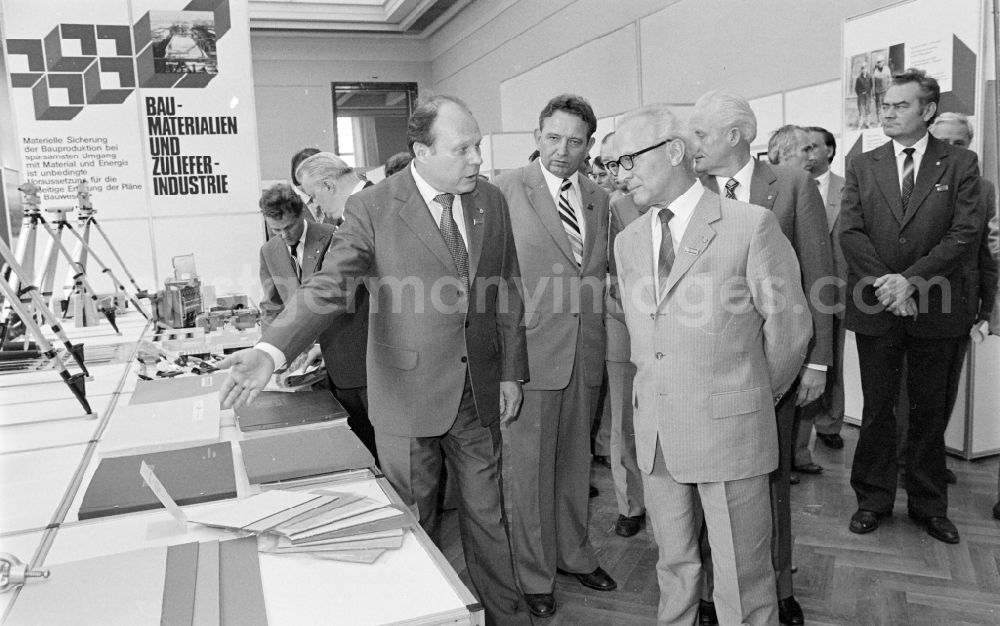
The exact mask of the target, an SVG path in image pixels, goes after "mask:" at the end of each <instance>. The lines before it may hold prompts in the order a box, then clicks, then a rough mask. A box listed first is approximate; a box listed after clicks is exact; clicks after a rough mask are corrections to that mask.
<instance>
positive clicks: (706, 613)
mask: <svg viewBox="0 0 1000 626" xmlns="http://www.w3.org/2000/svg"><path fill="white" fill-rule="evenodd" d="M718 624H719V616H718V615H716V613H715V603H714V602H709V601H708V600H698V626H718Z"/></svg>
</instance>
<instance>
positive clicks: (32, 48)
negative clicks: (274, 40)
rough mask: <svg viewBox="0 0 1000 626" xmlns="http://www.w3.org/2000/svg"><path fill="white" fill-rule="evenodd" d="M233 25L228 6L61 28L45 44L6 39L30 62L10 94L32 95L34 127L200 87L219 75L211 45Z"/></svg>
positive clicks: (213, 0) (219, 0) (210, 3)
mask: <svg viewBox="0 0 1000 626" xmlns="http://www.w3.org/2000/svg"><path fill="white" fill-rule="evenodd" d="M154 23H155V28H156V34H155V36H154V32H153V28H154ZM230 26H231V19H230V12H229V1H228V0H191V2H189V3H188V5H187V6H186V7H185V8H184V9H183V10H182V11H173V12H169V13H167V12H153V13H152V17H151V14H150V13H149V12H147V13H146V14H145V15H144V16H143V17H142V18H140V20H139V21H138V22H137V23H136V24H135V26H134V27H129V26H121V25H109V24H58V25H57V26H56V27H55V28H53V29H52V31H51V32H49V34H47V35H46V36H45V37H44V38H42V39H8V40H7V54H8V56H9V55H21V56H24V57H25V58H26V60H27V63H28V71H27V72H12V73H11V74H10V80H11V87H14V88H19V89H30V90H31V94H32V100H33V102H34V109H35V119H37V120H71V119H73V118H74V117H76V116H77V115H78V114H79V113H80V111H82V110H83V108H84V107H85V106H90V105H100V104H121V103H122V102H124V101H125V100H126V99H127V98H128V97H129V95H130V94H131V93H132V92H133V91H135V89H136V88H137V87H160V88H195V89H197V88H202V87H205V86H206V85H208V84H209V83H210V82H211V81H212V79H213V78H215V76H216V75H218V65H217V61H216V56H215V45H216V42H217V41H218V40H219V39H221V38H222V36H223V35H225V34H226V33H227V32H228V31H229V28H230ZM154 40H155V41H154ZM154 43H155V45H154ZM99 51H100V52H102V53H99ZM112 51H113V54H112V53H111V52H112ZM114 83H116V84H114ZM54 96H55V97H54ZM59 96H61V97H59ZM60 100H61V102H60ZM53 101H56V103H53Z"/></svg>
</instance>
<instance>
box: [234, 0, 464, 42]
mask: <svg viewBox="0 0 1000 626" xmlns="http://www.w3.org/2000/svg"><path fill="white" fill-rule="evenodd" d="M471 2H472V0H250V28H251V29H253V30H277V31H281V30H284V31H289V30H291V31H315V32H348V33H372V34H386V35H397V36H406V37H418V38H423V37H428V36H430V35H431V34H433V33H434V31H436V30H437V29H438V28H440V27H441V26H443V25H444V24H446V23H447V22H448V21H449V20H450V19H451V18H452V17H454V16H455V15H456V14H457V13H458V12H459V11H461V10H462V8H463V7H465V6H466V5H468V4H469V3H471Z"/></svg>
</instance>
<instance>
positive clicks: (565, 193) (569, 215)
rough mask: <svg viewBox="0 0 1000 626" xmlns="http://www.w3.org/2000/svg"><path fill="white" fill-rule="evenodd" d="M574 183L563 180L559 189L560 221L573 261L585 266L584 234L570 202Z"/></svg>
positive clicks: (566, 179)
mask: <svg viewBox="0 0 1000 626" xmlns="http://www.w3.org/2000/svg"><path fill="white" fill-rule="evenodd" d="M572 187H573V183H572V182H570V180H569V179H568V178H565V179H563V181H562V185H560V187H559V219H560V220H561V221H562V225H563V230H564V231H566V237H567V238H569V247H570V249H571V250H572V251H573V259H575V260H576V265H577V267H579V266H580V265H583V233H581V232H580V222H578V221H577V219H576V211H574V210H573V205H572V204H570V201H569V190H570V189H571V188H572Z"/></svg>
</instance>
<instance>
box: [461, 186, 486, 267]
mask: <svg viewBox="0 0 1000 626" xmlns="http://www.w3.org/2000/svg"><path fill="white" fill-rule="evenodd" d="M478 197H479V188H478V187H477V188H476V190H475V191H473V192H472V193H467V194H463V195H462V213H463V214H464V217H465V233H466V237H467V238H468V241H467V242H466V245H467V246H468V248H469V281H472V279H474V278H475V277H476V270H477V269H478V268H479V257H480V256H481V255H482V253H483V236H484V233H485V232H486V213H485V212H484V211H483V210H482V209H481V208H479V206H478V204H477V202H476V200H477V199H478Z"/></svg>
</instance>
